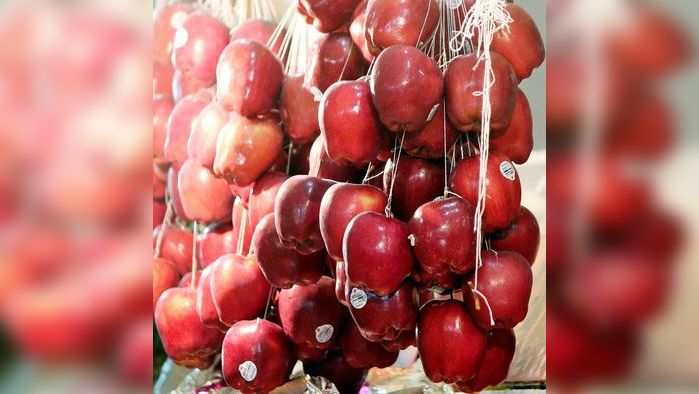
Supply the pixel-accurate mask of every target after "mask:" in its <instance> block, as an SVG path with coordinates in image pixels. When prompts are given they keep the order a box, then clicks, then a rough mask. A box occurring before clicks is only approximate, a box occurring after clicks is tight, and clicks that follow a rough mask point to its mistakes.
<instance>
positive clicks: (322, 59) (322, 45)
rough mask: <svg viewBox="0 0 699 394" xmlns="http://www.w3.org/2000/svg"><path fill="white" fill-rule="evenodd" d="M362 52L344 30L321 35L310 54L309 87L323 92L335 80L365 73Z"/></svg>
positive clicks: (355, 77)
mask: <svg viewBox="0 0 699 394" xmlns="http://www.w3.org/2000/svg"><path fill="white" fill-rule="evenodd" d="M366 69H367V65H366V63H365V62H364V58H363V57H362V53H361V51H360V50H359V48H357V47H356V46H355V45H354V42H352V37H351V36H350V35H349V33H346V32H335V33H330V34H328V35H326V36H324V37H322V38H321V39H320V40H319V41H318V43H317V44H316V48H315V51H314V53H313V54H312V55H311V63H310V66H309V70H308V72H309V73H310V78H309V80H308V81H307V85H308V86H309V87H314V88H317V89H318V90H320V91H321V92H325V91H326V90H327V89H328V87H330V85H332V84H334V83H335V82H337V81H347V80H355V79H357V78H359V77H361V76H363V75H364V74H365V73H366Z"/></svg>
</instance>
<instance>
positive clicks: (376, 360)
mask: <svg viewBox="0 0 699 394" xmlns="http://www.w3.org/2000/svg"><path fill="white" fill-rule="evenodd" d="M339 343H340V348H341V349H342V354H343V355H344V357H345V360H346V361H347V364H349V365H350V366H351V367H352V368H359V369H369V368H386V367H389V366H391V365H392V364H393V363H394V362H395V361H396V359H397V358H398V351H388V350H386V349H384V347H383V346H382V345H381V343H378V342H371V341H368V340H367V339H366V338H364V337H363V336H362V334H361V332H360V331H359V329H358V328H357V326H356V325H355V324H354V322H351V321H350V322H348V323H347V325H346V326H345V328H344V330H342V336H341V337H340V341H339Z"/></svg>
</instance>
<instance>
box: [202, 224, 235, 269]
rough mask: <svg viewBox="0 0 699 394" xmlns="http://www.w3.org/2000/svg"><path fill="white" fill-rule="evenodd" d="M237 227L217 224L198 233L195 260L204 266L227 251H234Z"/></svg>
mask: <svg viewBox="0 0 699 394" xmlns="http://www.w3.org/2000/svg"><path fill="white" fill-rule="evenodd" d="M237 238H238V229H234V228H233V226H232V225H230V224H228V223H226V224H218V225H215V226H214V227H211V228H208V229H206V230H205V231H204V232H203V233H201V234H199V237H198V239H197V261H198V262H199V266H200V267H202V268H206V267H207V266H209V265H210V264H211V263H213V262H214V261H215V260H216V259H218V258H219V257H221V256H223V255H224V254H228V253H235V251H236V248H237V246H238V243H237Z"/></svg>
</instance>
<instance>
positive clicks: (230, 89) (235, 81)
mask: <svg viewBox="0 0 699 394" xmlns="http://www.w3.org/2000/svg"><path fill="white" fill-rule="evenodd" d="M216 77H217V84H216V98H217V99H218V100H219V102H221V105H223V107H224V108H225V109H226V110H228V111H235V112H237V113H239V114H241V115H242V116H246V117H254V116H258V115H264V114H266V113H268V112H269V111H270V110H271V109H272V108H274V106H275V105H276V102H277V97H278V96H279V91H280V89H281V87H282V80H283V79H284V72H283V68H282V64H281V62H280V61H279V59H277V57H276V56H275V55H274V54H273V53H272V52H271V51H270V50H269V49H268V48H267V47H265V46H264V45H262V44H260V43H258V42H255V41H252V40H248V39H238V40H235V41H232V42H231V43H230V44H228V46H227V47H226V48H225V49H224V50H223V53H221V56H220V57H219V60H218V66H217V67H216Z"/></svg>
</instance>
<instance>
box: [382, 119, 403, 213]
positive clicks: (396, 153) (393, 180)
mask: <svg viewBox="0 0 699 394" xmlns="http://www.w3.org/2000/svg"><path fill="white" fill-rule="evenodd" d="M396 142H398V137H396V139H395V142H394V146H395V145H396ZM403 142H405V130H403V135H402V136H401V138H400V146H399V147H398V149H395V148H394V150H393V155H394V162H395V165H394V166H393V176H391V187H390V188H389V190H388V201H387V202H386V210H385V213H386V216H387V217H392V216H393V215H392V213H391V202H392V200H393V186H394V185H395V183H396V176H397V175H398V164H399V163H400V155H401V153H403Z"/></svg>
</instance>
